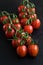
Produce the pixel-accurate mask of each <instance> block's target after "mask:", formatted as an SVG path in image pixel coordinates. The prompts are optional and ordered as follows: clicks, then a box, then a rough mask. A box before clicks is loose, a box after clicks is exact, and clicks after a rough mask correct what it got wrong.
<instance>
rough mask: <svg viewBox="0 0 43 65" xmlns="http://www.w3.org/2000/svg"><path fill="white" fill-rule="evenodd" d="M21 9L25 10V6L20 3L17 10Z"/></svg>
mask: <svg viewBox="0 0 43 65" xmlns="http://www.w3.org/2000/svg"><path fill="white" fill-rule="evenodd" d="M22 9H25V10H26V6H24V5H20V6H19V7H18V12H21V11H22Z"/></svg>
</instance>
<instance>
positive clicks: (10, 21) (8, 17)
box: [8, 16, 12, 25]
mask: <svg viewBox="0 0 43 65" xmlns="http://www.w3.org/2000/svg"><path fill="white" fill-rule="evenodd" d="M8 19H9V20H10V24H11V25H12V20H11V17H10V16H8Z"/></svg>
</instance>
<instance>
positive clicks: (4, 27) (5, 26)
mask: <svg viewBox="0 0 43 65" xmlns="http://www.w3.org/2000/svg"><path fill="white" fill-rule="evenodd" d="M9 26H10V24H9V23H7V24H4V25H3V30H4V31H6V30H7V29H8V27H9Z"/></svg>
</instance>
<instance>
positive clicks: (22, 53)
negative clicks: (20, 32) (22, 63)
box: [17, 45, 27, 57]
mask: <svg viewBox="0 0 43 65" xmlns="http://www.w3.org/2000/svg"><path fill="white" fill-rule="evenodd" d="M17 54H18V55H19V56H20V57H25V56H26V54H27V48H26V46H25V45H23V46H18V47H17Z"/></svg>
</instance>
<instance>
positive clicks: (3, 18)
mask: <svg viewBox="0 0 43 65" xmlns="http://www.w3.org/2000/svg"><path fill="white" fill-rule="evenodd" d="M7 18H8V17H7V16H6V15H5V16H2V17H1V18H0V21H1V22H2V21H4V20H5V19H7Z"/></svg>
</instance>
